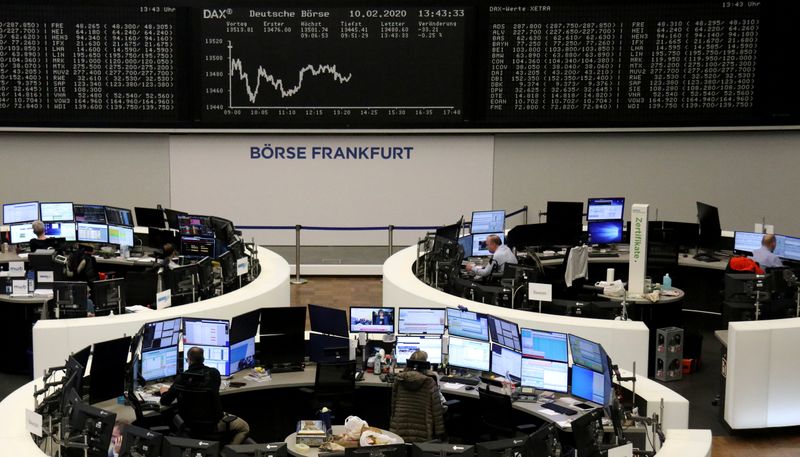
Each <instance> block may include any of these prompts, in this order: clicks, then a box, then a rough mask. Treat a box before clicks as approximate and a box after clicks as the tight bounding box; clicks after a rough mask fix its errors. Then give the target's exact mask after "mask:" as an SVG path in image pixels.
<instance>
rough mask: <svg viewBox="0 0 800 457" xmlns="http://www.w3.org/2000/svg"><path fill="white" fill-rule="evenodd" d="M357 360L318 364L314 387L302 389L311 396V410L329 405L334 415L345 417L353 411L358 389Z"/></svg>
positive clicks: (317, 409) (314, 410)
mask: <svg viewBox="0 0 800 457" xmlns="http://www.w3.org/2000/svg"><path fill="white" fill-rule="evenodd" d="M355 376H356V361H355V360H347V361H343V362H342V361H338V362H320V363H318V364H317V372H316V377H315V378H314V388H313V389H308V388H301V389H300V391H301V392H303V393H305V394H306V395H309V396H310V397H311V400H312V402H311V411H310V412H312V413H313V412H316V411H319V410H320V409H322V408H323V407H325V406H327V407H328V408H329V409H330V410H332V411H333V414H334V415H333V416H332V417H342V418H345V417H347V416H349V415H351V413H352V412H353V409H354V407H355V406H354V405H355V390H356V377H355Z"/></svg>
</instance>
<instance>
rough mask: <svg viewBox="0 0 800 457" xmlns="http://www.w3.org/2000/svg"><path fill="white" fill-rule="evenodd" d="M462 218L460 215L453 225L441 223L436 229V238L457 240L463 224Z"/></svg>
mask: <svg viewBox="0 0 800 457" xmlns="http://www.w3.org/2000/svg"><path fill="white" fill-rule="evenodd" d="M463 221H464V218H463V217H462V218H461V219H459V221H458V222H456V223H455V224H453V225H443V226H441V227H439V228H437V229H436V238H442V239H445V240H450V241H456V240H458V234H459V233H460V232H461V226H462V225H463V223H464V222H463Z"/></svg>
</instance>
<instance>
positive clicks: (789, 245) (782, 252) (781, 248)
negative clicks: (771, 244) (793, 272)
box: [774, 235, 800, 262]
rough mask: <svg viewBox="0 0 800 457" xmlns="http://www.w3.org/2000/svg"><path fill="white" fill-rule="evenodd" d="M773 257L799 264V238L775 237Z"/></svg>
mask: <svg viewBox="0 0 800 457" xmlns="http://www.w3.org/2000/svg"><path fill="white" fill-rule="evenodd" d="M775 242H776V243H775V251H774V253H775V255H777V256H778V257H780V258H782V259H786V260H794V261H795V262H800V238H795V237H792V236H786V235H775Z"/></svg>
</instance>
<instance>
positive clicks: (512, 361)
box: [491, 344, 522, 379]
mask: <svg viewBox="0 0 800 457" xmlns="http://www.w3.org/2000/svg"><path fill="white" fill-rule="evenodd" d="M521 367H522V353H520V352H517V351H514V350H511V349H508V348H506V347H503V346H500V345H499V344H492V357H491V371H492V373H494V374H496V375H498V376H503V377H505V378H506V379H521V378H522V372H521Z"/></svg>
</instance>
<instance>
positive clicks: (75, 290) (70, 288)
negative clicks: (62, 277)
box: [53, 281, 89, 317]
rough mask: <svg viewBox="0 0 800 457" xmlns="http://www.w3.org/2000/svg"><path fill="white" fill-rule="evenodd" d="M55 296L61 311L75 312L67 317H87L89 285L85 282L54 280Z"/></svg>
mask: <svg viewBox="0 0 800 457" xmlns="http://www.w3.org/2000/svg"><path fill="white" fill-rule="evenodd" d="M53 297H54V300H55V302H56V306H57V307H58V309H59V310H60V312H62V313H67V314H73V315H71V316H65V317H79V316H80V317H86V314H85V313H86V305H87V301H88V299H89V285H88V284H86V283H85V282H83V281H54V282H53Z"/></svg>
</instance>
